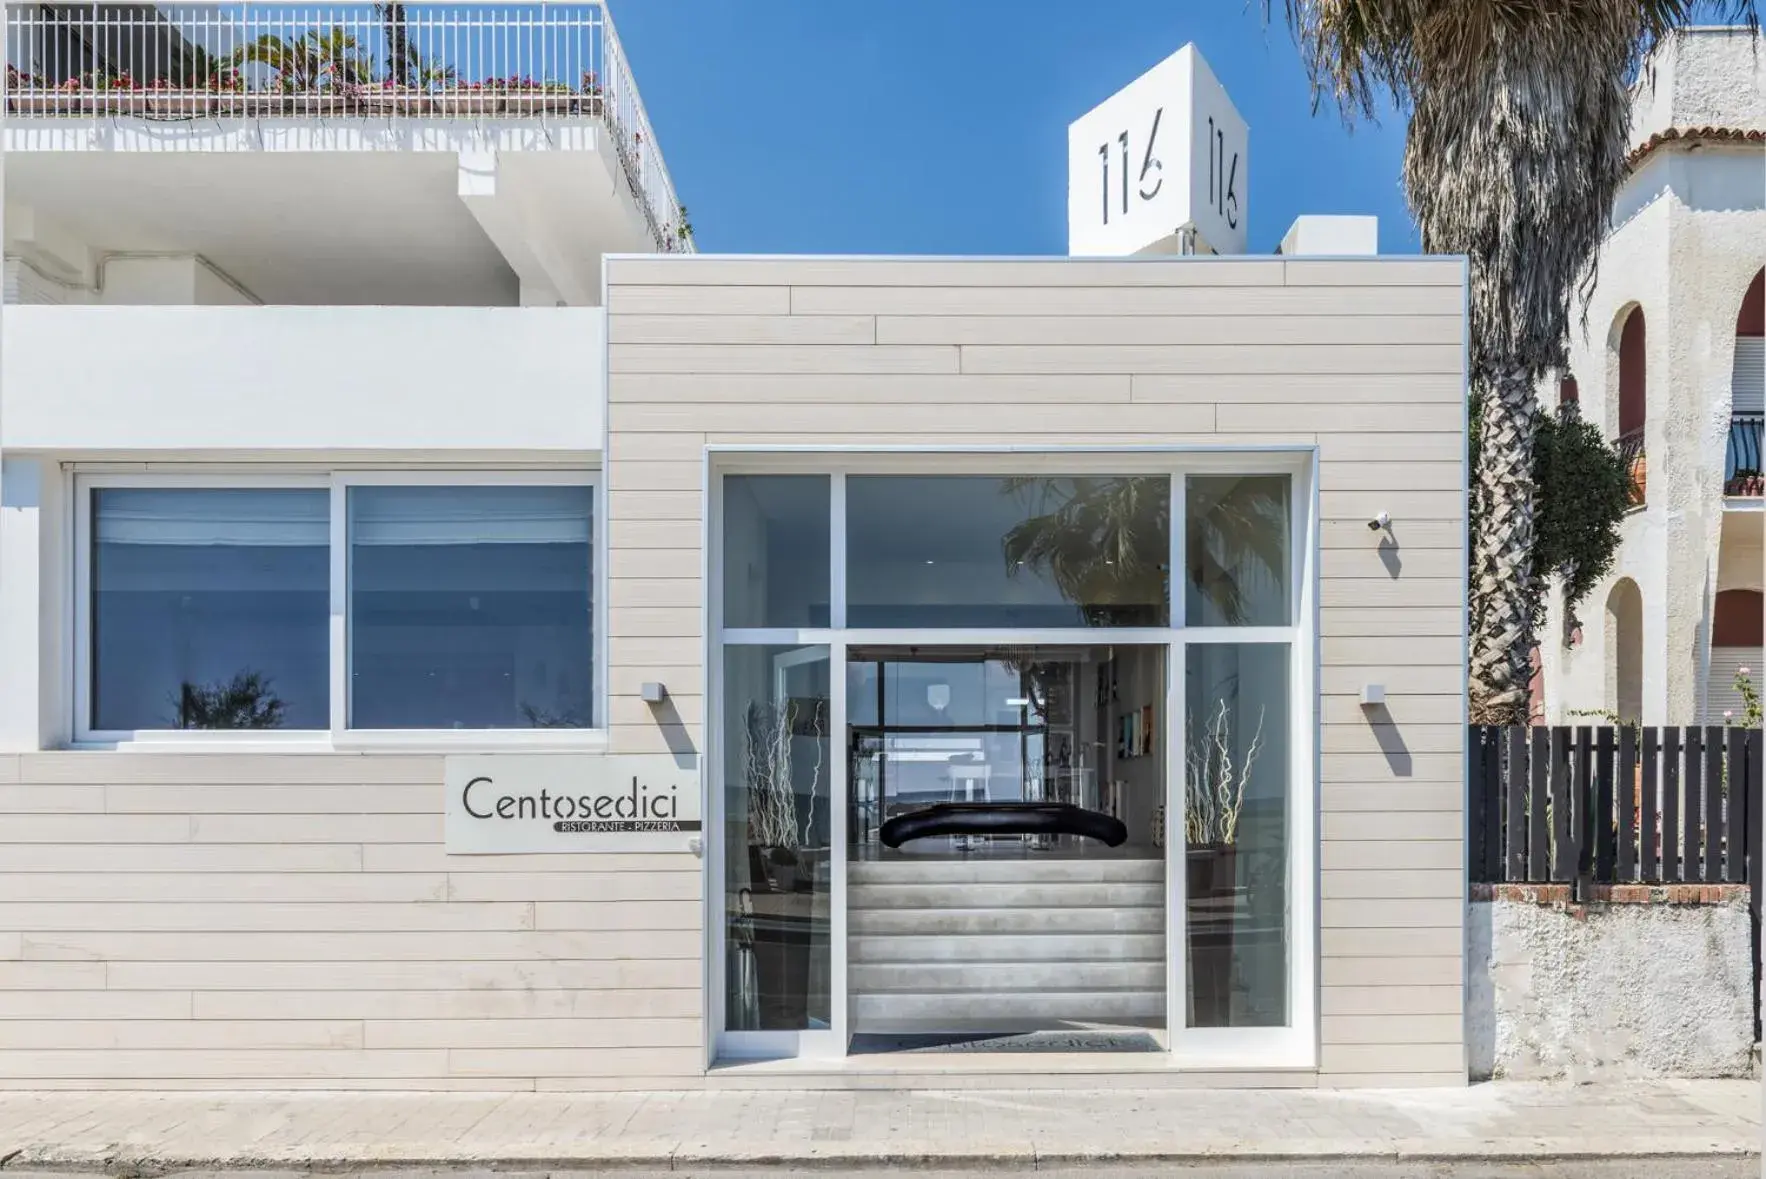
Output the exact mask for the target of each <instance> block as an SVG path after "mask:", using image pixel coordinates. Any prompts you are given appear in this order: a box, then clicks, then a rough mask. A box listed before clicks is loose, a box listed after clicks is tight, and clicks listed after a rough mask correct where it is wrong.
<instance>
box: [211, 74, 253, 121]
mask: <svg viewBox="0 0 1766 1179" xmlns="http://www.w3.org/2000/svg"><path fill="white" fill-rule="evenodd" d="M207 90H208V96H209V98H208V101H209V107H208V109H209V110H210V111H212V112H213V113H214V114H215V116H216V117H217V118H223V119H233V118H238V117H239V116H241V115H243V114H245V113H246V111H245V79H244V78H242V77H240V75H239V71H238V70H237V69H236V68H234V67H231V66H228V67H225V68H222V69H218V70H216V71H215V72H214V73H212V74H210V75H209V76H208V83H207Z"/></svg>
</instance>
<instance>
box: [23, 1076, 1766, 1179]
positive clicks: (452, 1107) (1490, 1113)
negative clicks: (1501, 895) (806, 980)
mask: <svg viewBox="0 0 1766 1179" xmlns="http://www.w3.org/2000/svg"><path fill="white" fill-rule="evenodd" d="M1759 1114H1760V1087H1759V1084H1758V1082H1752V1081H1664V1082H1656V1083H1647V1084H1645V1083H1637V1084H1622V1085H1583V1086H1555V1085H1528V1084H1518V1083H1515V1084H1509V1083H1495V1084H1488V1085H1478V1086H1473V1087H1472V1088H1469V1089H1429V1090H1358V1091H1347V1092H1332V1091H1328V1090H1322V1091H1321V1090H1236V1091H1229V1090H1193V1091H1191V1090H1182V1089H1161V1090H1133V1089H1111V1090H1098V1089H1094V1090H1080V1089H1073V1090H976V1089H966V1090H919V1091H912V1092H902V1091H856V1092H855V1091H845V1092H798V1091H730V1090H722V1091H702V1092H691V1093H643V1094H564V1093H516V1094H466V1093H156V1094H141V1093H11V1094H0V1167H4V1168H6V1169H8V1170H24V1169H27V1168H30V1167H60V1168H91V1167H94V1166H98V1165H108V1166H113V1167H114V1166H117V1165H122V1164H136V1165H141V1166H149V1167H155V1168H179V1167H219V1168H232V1169H240V1168H258V1167H262V1168H274V1167H283V1168H286V1167H288V1166H290V1165H297V1166H300V1167H303V1168H305V1167H325V1168H348V1167H360V1166H433V1165H448V1166H456V1167H458V1166H467V1167H474V1166H480V1167H482V1166H492V1165H498V1166H502V1167H529V1168H566V1169H568V1168H579V1169H581V1168H593V1167H607V1166H630V1167H645V1168H650V1169H655V1170H667V1169H671V1168H673V1169H680V1168H683V1167H693V1166H702V1165H704V1164H707V1163H717V1164H723V1165H739V1164H747V1165H771V1164H780V1165H791V1166H795V1167H805V1166H815V1167H826V1168H836V1169H852V1168H858V1167H884V1166H892V1165H893V1166H902V1165H913V1166H944V1167H963V1166H968V1165H980V1164H987V1165H991V1166H1005V1167H1011V1168H1019V1169H1022V1168H1028V1167H1058V1166H1062V1165H1071V1164H1076V1163H1085V1162H1094V1161H1100V1160H1102V1161H1113V1160H1116V1161H1144V1162H1158V1161H1163V1162H1173V1163H1175V1162H1183V1161H1202V1160H1210V1161H1218V1160H1228V1159H1247V1160H1255V1159H1265V1160H1270V1161H1271V1162H1274V1161H1276V1160H1286V1161H1293V1160H1304V1159H1339V1160H1340V1159H1366V1160H1374V1159H1388V1160H1390V1159H1410V1160H1453V1159H1494V1160H1539V1159H1593V1158H1625V1157H1648V1156H1655V1157H1676V1156H1678V1157H1690V1156H1703V1157H1710V1156H1731V1157H1735V1156H1745V1155H1748V1154H1751V1153H1753V1152H1756V1151H1757V1150H1758V1149H1759V1145H1760V1122H1759Z"/></svg>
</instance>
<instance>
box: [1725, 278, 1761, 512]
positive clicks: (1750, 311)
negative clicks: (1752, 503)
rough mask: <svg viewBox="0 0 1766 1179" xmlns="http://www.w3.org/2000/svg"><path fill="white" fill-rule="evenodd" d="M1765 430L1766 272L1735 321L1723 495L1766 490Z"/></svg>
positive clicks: (1750, 288) (1744, 300)
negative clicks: (1765, 464) (1762, 458)
mask: <svg viewBox="0 0 1766 1179" xmlns="http://www.w3.org/2000/svg"><path fill="white" fill-rule="evenodd" d="M1763 431H1766V269H1763V270H1761V271H1760V273H1758V274H1756V275H1754V281H1753V282H1752V283H1750V284H1749V286H1748V293H1747V294H1745V295H1743V296H1742V301H1741V311H1740V313H1739V314H1737V315H1736V317H1735V367H1734V371H1733V373H1732V374H1731V376H1730V379H1729V448H1728V454H1727V455H1726V456H1725V462H1724V471H1723V494H1724V495H1759V494H1761V492H1762V491H1766V472H1763V471H1762V467H1761V461H1760V442H1761V434H1762V432H1763Z"/></svg>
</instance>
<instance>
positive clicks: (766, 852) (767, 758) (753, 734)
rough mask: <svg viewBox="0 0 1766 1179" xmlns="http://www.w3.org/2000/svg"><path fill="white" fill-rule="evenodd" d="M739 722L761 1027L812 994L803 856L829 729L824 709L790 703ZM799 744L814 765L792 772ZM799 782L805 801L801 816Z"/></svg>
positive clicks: (760, 707)
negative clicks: (772, 1011) (809, 748)
mask: <svg viewBox="0 0 1766 1179" xmlns="http://www.w3.org/2000/svg"><path fill="white" fill-rule="evenodd" d="M743 719H744V725H743V734H742V742H743V746H742V755H743V757H742V768H743V778H744V785H745V787H746V794H747V799H746V802H747V809H748V847H749V865H750V867H749V874H750V877H751V879H750V881H749V883H750V885H751V887H752V891H753V894H754V897H755V916H754V941H753V948H754V957H755V966H756V971H757V973H758V976H759V990H760V995H761V1008H762V1015H763V1019H764V1018H765V1017H766V1013H767V1010H768V1008H769V1006H772V1005H776V1004H780V1003H784V1004H789V1003H790V1002H791V1001H792V999H791V997H792V996H801V995H804V994H807V993H808V989H809V981H810V980H809V973H810V945H811V942H812V940H813V935H814V928H813V927H814V924H815V917H814V915H813V905H812V904H811V903H810V902H811V900H812V897H811V896H810V895H809V890H810V889H811V887H812V886H813V882H814V877H813V873H812V872H811V870H810V866H809V863H808V861H807V859H806V857H805V855H804V853H805V851H806V850H807V849H808V845H809V842H810V835H811V832H812V831H813V830H814V827H815V820H816V815H815V804H816V796H817V794H818V793H819V789H820V786H821V776H822V771H823V765H822V756H823V750H824V748H825V741H824V740H823V735H824V733H825V731H826V726H825V716H824V714H823V711H822V709H821V708H819V707H817V706H816V705H814V704H810V705H808V706H807V707H806V706H805V705H804V704H802V703H800V702H798V701H796V700H792V699H790V698H786V699H784V700H782V701H780V702H779V703H777V704H767V703H762V702H755V703H752V704H750V705H749V706H748V710H747V713H746V714H745V716H744V718H743ZM798 737H803V738H809V739H811V743H812V744H813V746H814V748H815V751H816V752H815V761H814V762H813V764H811V765H808V766H799V765H797V764H795V758H794V756H793V749H792V745H793V743H794V739H796V738H798ZM800 778H802V779H804V783H803V784H804V785H805V786H806V787H807V792H806V793H807V798H808V805H807V806H806V807H801V808H800V807H799V802H798V800H799V797H800V795H799V791H798V782H799V779H800ZM769 894H770V895H769ZM782 1014H783V1013H781V1015H782Z"/></svg>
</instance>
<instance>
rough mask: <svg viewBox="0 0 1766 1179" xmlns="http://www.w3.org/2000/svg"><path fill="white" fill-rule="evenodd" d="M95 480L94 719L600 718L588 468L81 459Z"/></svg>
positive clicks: (334, 729) (91, 582)
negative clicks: (136, 464)
mask: <svg viewBox="0 0 1766 1179" xmlns="http://www.w3.org/2000/svg"><path fill="white" fill-rule="evenodd" d="M76 493H77V496H78V500H77V503H78V512H77V533H78V536H77V543H78V549H77V553H78V557H79V559H78V560H77V562H76V581H77V583H78V593H77V598H78V601H79V603H80V613H79V617H78V619H77V622H78V625H77V628H76V647H77V651H76V672H77V674H76V681H77V683H76V700H75V709H76V719H77V721H78V724H77V726H76V732H77V734H78V736H79V737H80V738H81V739H86V740H124V739H129V738H131V737H133V736H135V735H137V734H149V733H155V734H166V735H169V734H173V733H197V732H207V733H214V732H217V731H228V732H234V733H239V732H242V731H243V732H246V733H249V734H250V735H252V736H254V737H256V738H259V739H269V740H276V739H287V738H290V737H298V736H301V735H303V734H304V735H306V736H307V737H308V738H311V737H313V736H314V735H319V734H324V733H328V732H329V733H332V734H333V735H336V734H338V733H342V732H346V731H354V732H361V733H371V732H374V731H383V732H388V733H394V732H397V733H416V734H436V735H441V734H458V733H474V732H477V733H484V732H490V731H501V730H582V729H588V728H591V727H593V726H595V725H597V724H599V723H600V721H599V719H598V717H597V715H596V704H595V702H596V699H597V695H598V693H597V691H596V683H597V680H596V665H595V650H594V648H595V644H594V639H593V633H594V595H593V588H592V587H593V582H594V564H595V562H594V487H593V483H592V480H591V478H590V477H589V476H588V475H586V474H583V473H557V474H553V473H527V474H520V475H515V474H511V475H508V476H486V475H483V474H479V473H473V474H470V475H447V474H441V473H432V472H425V473H421V474H416V473H413V474H409V475H390V474H389V475H362V474H337V475H324V474H319V475H312V476H306V475H292V476H288V477H281V478H279V477H268V478H260V479H253V480H245V479H232V480H229V479H224V478H216V479H210V478H206V477H194V476H190V477H184V476H173V477H162V478H157V479H155V478H138V477H133V476H129V477H122V476H82V477H81V478H80V479H79V480H78V483H77V489H76ZM159 739H169V736H162V737H160V738H159ZM235 739H237V738H235Z"/></svg>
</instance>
